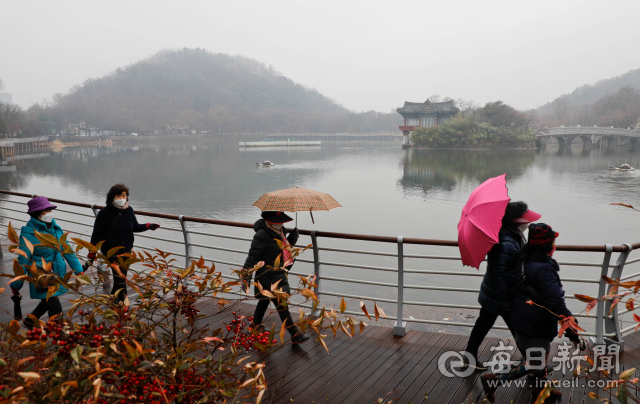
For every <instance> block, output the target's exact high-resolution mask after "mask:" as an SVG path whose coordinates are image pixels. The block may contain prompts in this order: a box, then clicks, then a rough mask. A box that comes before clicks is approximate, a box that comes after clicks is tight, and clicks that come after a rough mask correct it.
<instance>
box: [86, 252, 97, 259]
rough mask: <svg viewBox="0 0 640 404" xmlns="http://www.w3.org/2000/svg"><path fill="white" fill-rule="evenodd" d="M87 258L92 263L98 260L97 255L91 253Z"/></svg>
mask: <svg viewBox="0 0 640 404" xmlns="http://www.w3.org/2000/svg"><path fill="white" fill-rule="evenodd" d="M87 258H89V259H90V260H91V261H93V260H95V259H96V253H89V254H87Z"/></svg>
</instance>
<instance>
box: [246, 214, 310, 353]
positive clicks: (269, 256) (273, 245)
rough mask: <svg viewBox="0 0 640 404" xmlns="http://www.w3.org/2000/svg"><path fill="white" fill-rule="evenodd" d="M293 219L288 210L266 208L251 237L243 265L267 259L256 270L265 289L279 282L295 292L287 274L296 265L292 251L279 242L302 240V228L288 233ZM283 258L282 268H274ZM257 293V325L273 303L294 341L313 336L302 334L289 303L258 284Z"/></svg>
mask: <svg viewBox="0 0 640 404" xmlns="http://www.w3.org/2000/svg"><path fill="white" fill-rule="evenodd" d="M292 220H293V219H292V218H290V217H289V216H287V215H286V214H285V213H284V212H273V211H266V212H262V219H258V220H257V221H256V222H255V224H254V225H253V229H254V230H255V234H254V236H253V240H252V241H251V248H250V249H249V256H248V257H247V259H246V261H245V263H244V266H243V268H244V269H249V268H253V267H254V266H255V265H256V264H257V263H258V262H260V261H264V266H263V267H262V268H260V269H258V270H257V271H256V273H255V279H256V282H258V283H260V286H262V288H263V289H266V290H271V285H272V284H274V283H276V282H278V281H280V283H278V288H279V289H282V291H283V292H285V293H287V294H288V295H291V288H290V286H289V279H288V277H287V271H288V270H289V269H290V268H291V266H292V265H293V260H292V258H291V253H290V252H289V251H288V250H286V249H282V248H280V246H279V245H278V242H277V241H276V240H279V241H281V242H282V244H283V245H284V246H287V245H294V244H295V243H296V242H298V237H299V236H300V233H299V232H298V229H293V231H291V233H289V236H288V237H285V228H284V226H283V225H284V223H287V222H290V221H292ZM278 257H279V258H280V263H281V264H280V268H279V269H277V270H276V269H274V264H275V261H276V259H277V258H278ZM243 282H244V283H245V284H246V285H248V284H249V283H250V282H251V278H249V279H243ZM253 291H254V294H255V296H256V298H258V303H257V304H256V309H255V311H254V313H253V325H254V327H260V326H261V325H262V320H263V319H264V315H265V313H266V311H267V309H268V308H269V303H270V302H271V303H273V305H274V306H276V309H277V310H278V314H279V315H280V320H281V321H282V322H283V323H284V324H286V327H287V331H288V332H289V334H291V337H292V339H291V343H292V344H302V343H303V342H305V341H306V340H308V339H309V337H307V336H306V335H304V334H301V333H300V332H299V331H300V330H299V329H298V327H296V325H295V324H294V322H293V318H291V313H290V312H289V309H288V308H287V307H284V306H282V305H281V304H280V303H279V302H278V299H277V298H271V299H270V298H269V297H267V296H264V295H263V294H261V293H260V289H258V287H257V286H254V289H253Z"/></svg>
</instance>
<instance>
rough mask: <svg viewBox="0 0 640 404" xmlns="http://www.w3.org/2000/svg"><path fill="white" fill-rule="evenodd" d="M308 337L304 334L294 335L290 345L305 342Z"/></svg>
mask: <svg viewBox="0 0 640 404" xmlns="http://www.w3.org/2000/svg"><path fill="white" fill-rule="evenodd" d="M308 339H309V337H307V336H306V335H304V334H298V335H296V336H295V337H293V338H291V344H292V345H299V344H304V343H305V342H307V340H308Z"/></svg>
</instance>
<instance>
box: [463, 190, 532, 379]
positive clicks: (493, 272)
mask: <svg viewBox="0 0 640 404" xmlns="http://www.w3.org/2000/svg"><path fill="white" fill-rule="evenodd" d="M540 217H542V216H541V215H540V214H538V213H536V212H534V211H532V210H529V207H528V206H527V204H526V203H524V202H509V203H508V204H507V206H506V209H505V212H504V216H503V217H502V226H501V228H500V231H499V233H498V243H497V244H495V245H493V247H492V248H491V250H490V251H489V253H488V254H487V272H486V273H485V275H484V278H483V280H482V285H481V287H480V295H479V296H478V302H479V303H480V306H481V309H480V315H479V316H478V319H477V320H476V323H475V325H474V327H473V330H472V331H471V335H470V336H469V342H468V343H467V347H466V348H465V351H466V352H468V353H469V354H470V355H471V356H473V358H474V359H475V362H476V368H478V369H486V368H485V367H484V366H482V365H481V364H480V363H479V362H478V348H479V347H480V344H481V343H482V340H483V339H484V337H485V336H486V335H487V333H489V331H490V330H491V328H492V327H493V325H494V323H495V322H496V320H497V319H498V317H499V316H500V317H502V319H503V320H504V322H505V323H506V324H507V326H508V327H509V329H511V303H512V301H513V298H514V293H515V291H514V289H515V287H516V285H517V282H518V271H517V270H516V261H517V259H518V256H519V254H520V250H521V249H522V247H523V246H524V245H525V243H526V238H525V236H524V234H523V232H524V231H525V230H526V229H527V226H528V225H529V223H531V222H535V221H537V220H539V219H540Z"/></svg>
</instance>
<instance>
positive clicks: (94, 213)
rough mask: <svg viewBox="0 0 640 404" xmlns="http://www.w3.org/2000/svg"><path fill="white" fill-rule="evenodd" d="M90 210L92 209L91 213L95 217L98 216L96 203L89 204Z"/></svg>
mask: <svg viewBox="0 0 640 404" xmlns="http://www.w3.org/2000/svg"><path fill="white" fill-rule="evenodd" d="M91 210H92V211H93V215H94V216H95V217H98V212H99V210H98V209H97V208H96V204H95V203H92V204H91Z"/></svg>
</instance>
